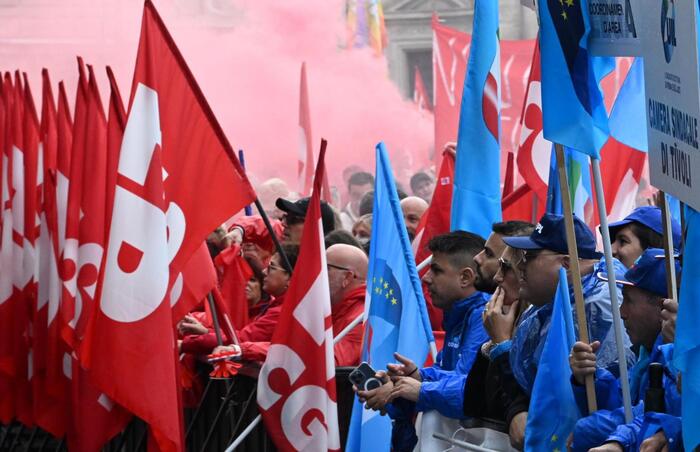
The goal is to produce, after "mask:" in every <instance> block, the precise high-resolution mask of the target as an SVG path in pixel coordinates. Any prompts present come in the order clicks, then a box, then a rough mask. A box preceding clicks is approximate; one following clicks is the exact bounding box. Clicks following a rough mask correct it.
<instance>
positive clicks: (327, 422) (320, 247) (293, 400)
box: [258, 146, 340, 451]
mask: <svg viewBox="0 0 700 452" xmlns="http://www.w3.org/2000/svg"><path fill="white" fill-rule="evenodd" d="M324 157H325V146H322V147H321V152H320V154H319V157H318V164H317V166H316V175H315V177H314V189H313V194H312V196H311V200H310V203H309V210H308V213H307V215H306V219H305V221H304V232H303V235H302V238H301V250H300V253H299V262H300V263H301V265H300V266H297V267H298V268H303V269H304V270H303V271H297V272H294V275H293V276H292V280H291V282H290V284H289V290H288V291H287V296H286V300H285V303H284V306H283V307H282V312H281V313H280V318H279V321H278V324H277V328H276V329H275V332H274V334H273V335H272V341H271V345H270V348H269V350H268V352H267V359H266V360H265V363H264V364H263V366H262V368H261V369H260V376H259V378H258V406H259V407H260V411H261V413H262V417H263V421H264V422H265V428H266V429H267V431H268V432H269V434H270V436H272V438H273V440H274V442H275V446H276V447H277V448H278V449H280V450H283V451H293V450H315V451H322V450H340V437H339V432H338V412H337V402H336V400H337V399H336V393H335V361H334V359H333V326H332V320H331V305H330V291H329V288H328V268H327V267H326V253H325V248H324V242H323V227H322V225H321V205H320V193H321V183H322V182H321V181H322V179H323V173H324V163H323V162H324Z"/></svg>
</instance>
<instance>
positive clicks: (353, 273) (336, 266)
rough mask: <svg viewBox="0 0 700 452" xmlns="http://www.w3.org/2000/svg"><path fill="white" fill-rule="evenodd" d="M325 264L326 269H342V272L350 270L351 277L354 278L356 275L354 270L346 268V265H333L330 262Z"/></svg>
mask: <svg viewBox="0 0 700 452" xmlns="http://www.w3.org/2000/svg"><path fill="white" fill-rule="evenodd" d="M326 265H327V266H328V269H331V268H335V269H336V270H341V271H344V272H350V273H351V274H352V277H353V278H356V277H357V276H356V275H355V271H354V270H351V269H349V268H347V267H342V266H340V265H335V264H331V263H326Z"/></svg>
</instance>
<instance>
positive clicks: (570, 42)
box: [537, 0, 614, 158]
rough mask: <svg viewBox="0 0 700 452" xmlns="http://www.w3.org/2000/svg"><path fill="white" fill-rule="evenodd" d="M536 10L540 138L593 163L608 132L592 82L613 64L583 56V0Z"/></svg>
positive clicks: (546, 3)
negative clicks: (540, 107) (538, 31)
mask: <svg viewBox="0 0 700 452" xmlns="http://www.w3.org/2000/svg"><path fill="white" fill-rule="evenodd" d="M537 5H538V8H539V15H540V50H541V66H542V114H543V118H542V119H543V122H544V137H545V138H546V139H548V140H549V141H551V142H553V143H560V144H563V145H564V146H568V147H570V148H572V149H576V150H577V151H580V152H585V153H586V154H588V155H590V156H592V157H595V158H598V157H599V153H598V152H599V150H600V148H601V147H602V146H603V144H605V142H606V141H607V139H608V135H609V131H608V119H607V115H606V112H605V105H604V104H603V95H602V93H601V92H600V88H599V86H598V83H597V81H598V80H600V78H602V76H603V74H604V73H605V72H609V71H610V70H611V69H612V67H614V60H613V59H611V58H599V57H590V56H589V54H588V49H587V43H586V41H587V39H588V32H589V29H590V27H589V24H588V16H587V15H585V14H583V11H585V10H587V9H588V2H587V1H586V0H542V1H540V2H537Z"/></svg>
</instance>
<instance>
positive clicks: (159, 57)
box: [71, 1, 255, 450]
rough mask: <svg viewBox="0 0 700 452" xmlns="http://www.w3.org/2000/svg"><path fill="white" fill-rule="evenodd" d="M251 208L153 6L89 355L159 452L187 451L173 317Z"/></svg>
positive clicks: (145, 27) (107, 388)
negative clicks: (237, 217)
mask: <svg viewBox="0 0 700 452" xmlns="http://www.w3.org/2000/svg"><path fill="white" fill-rule="evenodd" d="M73 158H75V156H74V157H73ZM202 181H207V183H206V184H203V183H202ZM71 182H72V181H71ZM254 198H255V195H254V192H253V189H252V187H251V186H250V183H249V182H248V180H247V178H246V177H245V175H244V174H243V171H242V170H241V167H240V165H239V163H238V160H237V159H236V157H235V156H234V153H233V149H232V148H231V145H230V144H229V143H228V141H227V140H226V138H225V136H224V134H223V131H222V130H221V127H220V126H219V124H218V123H217V122H216V120H215V119H214V115H213V113H212V111H211V109H210V108H209V106H208V104H207V103H206V101H205V98H204V95H203V94H202V92H201V90H200V89H199V87H198V86H197V84H196V82H195V81H194V77H193V75H192V74H191V72H190V71H189V68H188V67H187V65H186V63H185V61H184V59H183V57H182V55H181V54H180V52H179V51H178V49H177V47H176V45H175V43H174V41H173V40H172V38H171V36H170V34H169V33H168V31H167V29H166V28H165V25H164V24H163V22H162V20H161V19H160V17H159V16H158V13H157V12H156V10H155V7H154V6H153V4H152V3H151V2H150V1H146V3H145V5H144V13H143V22H142V25H141V37H140V41H139V48H138V55H137V58H136V68H135V71H134V78H133V85H132V91H131V102H130V107H129V114H128V118H127V122H126V127H125V129H124V137H123V140H122V144H121V150H120V156H119V163H118V174H117V178H116V187H115V188H114V202H113V207H112V213H111V222H110V225H109V234H108V240H107V243H106V249H105V260H104V263H103V265H102V272H101V279H100V282H99V285H98V288H97V294H96V298H97V299H98V300H99V308H97V307H96V308H95V310H94V312H93V313H94V315H93V317H92V321H91V322H90V324H89V328H88V332H87V335H86V338H85V341H84V343H83V350H82V351H83V353H84V355H85V359H84V362H83V363H84V365H86V366H87V367H89V369H90V373H91V376H92V377H93V378H94V381H95V382H96V383H97V384H98V386H99V387H100V389H101V390H103V391H104V392H105V393H106V394H107V395H108V396H109V397H110V398H112V399H113V400H114V401H115V402H117V403H119V404H120V405H122V406H124V407H125V408H126V409H128V410H129V411H130V412H132V413H133V414H135V415H137V416H138V417H140V418H141V419H143V420H144V421H145V422H147V423H148V424H149V425H150V427H151V430H152V432H153V437H154V438H155V439H156V440H157V441H158V444H159V446H160V447H161V448H164V449H169V450H182V449H183V448H184V444H182V441H181V440H182V438H183V430H182V425H181V406H180V403H179V394H178V390H179V389H178V382H177V375H176V367H175V366H176V361H175V353H176V350H175V337H174V332H173V328H172V325H173V318H172V312H171V306H173V305H177V303H178V302H179V298H180V295H181V293H178V291H176V290H175V289H176V288H178V287H182V280H183V272H184V271H185V269H186V265H187V263H188V262H189V261H190V259H191V258H192V257H193V255H194V253H195V252H196V251H197V250H198V249H199V248H200V246H201V244H202V242H203V241H204V239H205V238H206V236H207V235H208V234H209V233H210V232H211V231H212V230H213V229H215V228H216V226H218V225H220V224H221V223H223V222H224V221H225V220H226V219H227V218H230V217H231V216H232V215H233V214H234V213H236V212H237V211H239V210H240V209H242V208H243V206H244V205H246V204H250V203H251V202H252V201H253V199H254ZM212 206H213V207H212ZM134 363H137V364H138V365H134ZM143 388H148V390H147V391H143Z"/></svg>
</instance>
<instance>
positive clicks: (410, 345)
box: [346, 143, 434, 451]
mask: <svg viewBox="0 0 700 452" xmlns="http://www.w3.org/2000/svg"><path fill="white" fill-rule="evenodd" d="M373 212H374V215H373V217H372V238H371V241H370V243H371V244H372V246H371V247H370V253H369V272H368V273H367V296H366V298H365V315H366V317H367V321H366V323H365V337H364V341H363V343H362V360H363V361H367V362H368V363H369V364H370V365H371V366H372V368H374V369H375V370H382V369H386V365H387V364H389V363H393V362H395V361H396V360H395V359H394V356H393V354H394V352H399V353H401V354H402V355H404V356H407V357H408V358H410V359H411V360H413V362H415V363H418V365H421V364H422V363H423V362H425V358H426V356H427V354H428V350H429V344H430V343H431V342H433V341H434V339H433V331H432V328H431V327H430V321H429V320H428V311H427V309H426V307H425V299H424V298H423V291H422V289H421V284H420V279H419V278H418V271H417V270H416V264H415V261H414V259H413V252H412V251H411V244H410V242H409V240H408V233H407V232H406V226H405V224H404V220H403V213H402V211H401V206H400V205H399V197H398V195H397V193H396V185H395V183H394V175H393V173H392V171H391V166H390V165H389V158H388V156H387V152H386V148H385V147H384V143H379V144H378V145H377V170H376V178H375V182H374V210H373ZM390 444H391V420H390V419H389V418H388V417H387V416H380V415H379V412H377V411H371V410H365V409H364V408H363V407H362V405H361V404H360V403H359V402H358V401H357V399H355V404H354V406H353V410H352V419H351V421H350V430H349V432H348V441H347V445H346V450H348V451H360V450H362V451H364V450H372V451H379V450H386V451H388V450H389V447H390Z"/></svg>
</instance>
